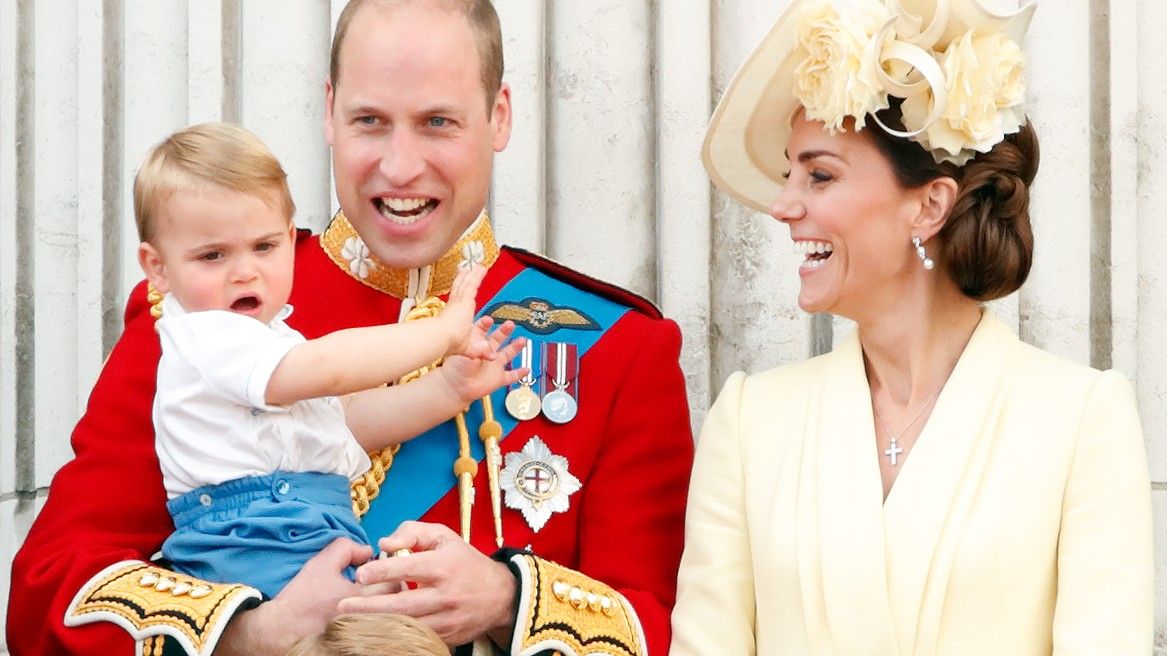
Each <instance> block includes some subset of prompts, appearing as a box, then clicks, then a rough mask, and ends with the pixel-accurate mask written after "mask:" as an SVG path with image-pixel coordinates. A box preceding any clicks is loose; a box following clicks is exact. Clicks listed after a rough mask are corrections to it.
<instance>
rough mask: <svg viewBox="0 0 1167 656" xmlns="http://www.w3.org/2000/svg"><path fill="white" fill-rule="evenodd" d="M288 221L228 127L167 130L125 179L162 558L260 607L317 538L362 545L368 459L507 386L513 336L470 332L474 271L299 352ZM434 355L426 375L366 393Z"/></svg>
mask: <svg viewBox="0 0 1167 656" xmlns="http://www.w3.org/2000/svg"><path fill="white" fill-rule="evenodd" d="M293 212H294V206H293V203H292V199H291V196H290V194H289V192H288V187H287V181H286V174H285V173H284V171H283V169H282V168H281V166H280V164H279V162H278V161H277V160H276V159H275V157H274V156H273V155H272V154H271V152H270V151H269V150H268V149H267V148H266V147H265V146H264V145H263V143H262V142H260V141H259V139H258V138H256V137H255V136H254V135H252V134H250V133H249V132H247V131H245V130H243V129H241V128H238V127H235V126H231V125H226V124H204V125H195V126H192V127H189V128H186V129H184V130H181V131H179V132H177V133H175V134H174V135H172V136H170V137H169V138H167V139H166V140H165V141H163V142H162V143H160V144H159V145H158V146H156V147H155V148H154V149H153V150H152V151H151V152H150V153H149V155H148V156H147V158H146V161H145V163H144V164H143V165H142V168H141V169H140V170H139V172H138V175H137V177H136V178H135V180H134V214H135V218H136V220H137V226H138V233H139V238H140V240H141V244H140V245H139V247H138V259H139V262H140V264H141V265H142V269H143V270H144V271H145V273H146V277H147V279H148V280H149V281H150V283H151V285H152V286H153V287H154V288H155V289H156V290H158V291H159V292H161V293H162V294H164V296H163V299H162V303H161V305H162V316H161V318H160V319H159V320H158V322H157V323H156V328H157V330H158V335H159V337H160V339H161V344H162V358H161V360H160V361H159V364H158V386H157V391H156V393H155V398H154V414H153V418H154V428H155V433H156V448H157V451H158V460H159V463H160V464H161V467H162V475H163V479H164V482H165V486H166V493H167V496H168V498H169V501H168V503H167V508H168V510H169V511H170V514H171V516H172V517H173V518H174V524H175V532H174V533H173V534H171V536H170V537H169V538H167V540H166V542H165V543H164V544H163V547H162V555H163V557H164V558H165V559H166V560H168V561H169V562H170V563H171V565H172V566H173V567H174V568H175V569H176V570H177V571H180V572H184V573H187V574H190V575H192V576H196V577H199V578H202V579H206V580H211V581H221V582H222V581H227V582H244V583H247V584H248V585H251V586H253V587H255V588H257V589H259V590H260V591H261V592H262V593H263V594H264V595H265V596H267V597H269V598H270V597H274V596H275V595H276V594H277V593H278V592H279V591H280V590H281V589H282V588H283V587H284V586H285V585H286V584H287V583H288V581H289V580H291V578H292V577H293V576H295V574H296V573H297V572H298V571H299V570H300V568H301V567H302V565H303V564H304V562H305V561H307V560H308V559H309V558H311V557H312V556H313V555H315V554H316V553H317V552H318V551H320V550H321V549H323V548H324V547H325V546H327V545H328V544H329V543H331V542H332V541H333V540H335V539H337V538H339V537H347V538H350V539H352V540H354V541H356V542H358V543H362V544H368V542H369V540H368V538H367V536H366V535H365V533H364V531H363V530H362V529H361V527H360V525H359V524H358V522H357V518H356V516H355V515H354V513H353V510H352V505H351V500H350V496H349V483H350V481H351V479H353V478H355V477H358V476H360V475H362V474H363V473H364V472H365V471H366V470H367V469H368V468H369V465H370V461H369V457H368V455H367V452H369V451H375V450H379V449H382V448H385V447H386V446H389V445H392V444H397V443H400V442H402V441H404V440H408V439H410V438H411V437H413V436H416V435H418V434H420V433H421V432H423V431H424V430H426V429H428V428H430V427H432V426H435V425H437V424H439V423H441V422H442V421H445V420H447V419H449V418H450V417H452V416H454V415H455V414H456V413H457V412H459V411H460V410H462V409H464V408H465V407H466V406H467V405H468V404H469V403H470V402H471V401H472V400H473V399H476V398H479V397H481V396H483V395H485V394H488V393H490V392H491V391H493V390H495V389H497V388H498V387H501V386H504V385H508V384H511V383H513V382H515V381H516V380H518V378H519V377H520V376H521V375H522V374H523V371H521V370H514V371H509V370H507V363H508V362H510V361H511V359H512V358H513V357H514V356H515V354H516V353H517V352H518V350H519V349H520V348H521V346H522V340H515V341H513V342H511V343H509V344H506V340H507V338H508V337H510V335H511V332H512V331H513V329H514V326H513V325H509V323H508V324H504V325H503V326H501V327H500V328H499V329H497V330H495V331H493V332H490V327H491V321H490V319H489V318H483V319H480V320H478V321H477V322H475V321H474V311H475V310H474V308H475V294H476V292H477V290H478V285H479V283H480V282H481V280H482V277H483V275H484V273H485V270H484V269H482V268H481V267H477V268H474V269H471V270H464V271H462V272H461V273H460V274H459V276H458V278H457V279H456V280H455V281H454V285H453V290H452V291H451V292H450V296H449V301H448V302H447V304H446V306H445V309H444V310H443V311H442V312H441V313H440V315H438V316H436V317H432V318H426V319H420V320H417V321H411V322H408V323H403V324H396V325H384V326H372V327H367V328H353V329H349V330H342V331H338V332H334V333H331V334H328V335H325V336H323V337H321V338H319V339H313V340H305V339H304V337H303V336H302V335H300V333H298V332H296V331H295V330H293V329H292V328H289V327H288V325H287V324H285V323H284V320H285V319H286V318H287V317H288V315H289V314H291V312H292V308H291V307H290V306H288V305H287V301H288V296H289V294H290V292H291V289H292V262H293V255H294V252H295V241H296V232H295V227H294V225H293V223H292V214H293ZM504 344H505V346H504ZM443 356H449V357H448V359H447V361H446V363H445V364H444V365H443V366H442V367H441V368H440V369H439V370H438V372H437V373H435V374H432V375H429V376H425V377H423V378H421V379H420V380H418V381H416V382H413V383H410V384H408V385H403V386H401V387H384V386H383V384H384V383H385V382H386V381H390V380H394V379H396V378H398V377H400V376H402V375H404V374H406V373H408V372H410V371H413V370H414V369H417V368H419V367H422V366H425V365H428V364H431V363H432V362H434V361H435V360H437V359H439V358H441V357H443ZM350 575H351V568H350Z"/></svg>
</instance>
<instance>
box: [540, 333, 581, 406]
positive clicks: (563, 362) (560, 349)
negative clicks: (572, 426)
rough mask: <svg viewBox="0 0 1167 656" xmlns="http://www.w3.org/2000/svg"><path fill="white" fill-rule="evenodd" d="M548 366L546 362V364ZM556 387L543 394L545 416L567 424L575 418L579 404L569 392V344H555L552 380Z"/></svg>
mask: <svg viewBox="0 0 1167 656" xmlns="http://www.w3.org/2000/svg"><path fill="white" fill-rule="evenodd" d="M544 366H546V364H544ZM551 382H552V384H553V385H555V389H553V390H551V391H550V392H548V393H546V394H544V395H543V416H544V417H547V419H549V420H550V421H553V422H555V423H557V424H566V423H567V422H569V421H571V420H572V419H575V414H576V412H577V411H578V410H579V406H578V404H577V403H576V401H575V397H574V396H572V395H571V394H569V393H568V392H567V386H568V384H569V383H570V381H569V380H568V379H567V344H565V343H563V342H558V343H556V344H555V377H554V378H552V380H551Z"/></svg>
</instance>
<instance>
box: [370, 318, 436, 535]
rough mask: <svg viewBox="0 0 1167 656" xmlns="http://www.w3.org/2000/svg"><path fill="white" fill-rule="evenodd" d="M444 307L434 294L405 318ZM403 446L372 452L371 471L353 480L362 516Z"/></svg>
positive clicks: (417, 374) (416, 374)
mask: <svg viewBox="0 0 1167 656" xmlns="http://www.w3.org/2000/svg"><path fill="white" fill-rule="evenodd" d="M444 307H446V303H445V301H443V300H442V299H440V298H438V297H436V296H431V297H429V298H427V299H426V300H425V301H423V302H422V303H420V304H419V305H417V307H414V308H413V309H412V310H410V311H409V314H407V315H405V320H406V321H413V320H415V319H425V318H427V317H436V316H438V314H439V313H441V311H442V308H444ZM441 364H442V360H441V359H438V360H435V361H433V362H432V363H430V364H429V365H427V366H425V367H422V368H421V369H417V370H414V371H411V372H409V373H407V374H405V375H404V376H402V377H401V378H398V379H397V384H398V385H404V384H405V383H410V382H413V381H415V380H417V379H418V378H421V377H422V376H424V375H426V374H428V373H429V372H431V371H433V370H434V369H437V368H438V367H439V366H441ZM400 448H401V445H400V444H394V445H393V446H389V447H385V448H384V449H381V450H380V451H375V452H372V453H370V454H369V459H370V460H372V463H373V464H372V466H371V467H370V468H369V471H367V472H365V475H364V476H361V477H360V478H358V479H357V480H355V481H353V483H352V486H351V488H350V489H349V497H350V498H351V499H352V502H353V512H354V513H356V515H357V517H358V518H359V517H364V516H365V513H367V512H369V504H371V503H372V502H373V499H376V498H377V495H378V494H379V493H380V492H381V483H384V482H385V475H386V474H388V473H389V468H390V467H392V466H393V457H394V456H396V455H397V451H398V450H399V449H400Z"/></svg>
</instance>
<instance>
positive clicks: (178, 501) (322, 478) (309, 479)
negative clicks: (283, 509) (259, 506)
mask: <svg viewBox="0 0 1167 656" xmlns="http://www.w3.org/2000/svg"><path fill="white" fill-rule="evenodd" d="M257 499H270V500H272V501H275V502H277V503H278V502H281V501H306V502H308V503H314V504H322V505H330V506H341V507H346V508H351V507H352V497H351V496H350V492H349V479H348V478H347V477H345V476H341V475H340V474H323V473H320V472H285V471H277V472H275V473H272V474H267V475H266V476H246V477H243V478H236V479H234V480H230V481H226V482H224V483H218V484H216V485H204V486H202V487H198V488H195V489H193V490H191V491H190V492H187V493H186V494H184V495H182V496H179V497H175V498H173V499H171V500H170V501H168V502H166V509H167V510H169V511H170V516H171V517H173V518H174V525H175V527H177V528H181V527H183V526H186V525H188V524H190V523H191V522H194V521H195V520H196V519H198V518H199V517H202V516H203V515H206V514H209V513H219V512H227V511H231V510H236V509H239V508H242V507H244V506H246V505H247V504H249V503H251V502H253V501H256V500H257Z"/></svg>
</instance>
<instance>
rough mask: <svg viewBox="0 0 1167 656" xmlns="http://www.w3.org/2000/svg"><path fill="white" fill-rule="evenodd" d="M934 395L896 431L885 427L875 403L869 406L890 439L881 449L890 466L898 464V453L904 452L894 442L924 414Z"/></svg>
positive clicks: (934, 397) (934, 398)
mask: <svg viewBox="0 0 1167 656" xmlns="http://www.w3.org/2000/svg"><path fill="white" fill-rule="evenodd" d="M936 396H937V395H936V394H933V395H932V398H930V399H928V402H927V403H925V404H924V405H923V406H922V407H921V408H920V411H919V412H917V413H916V416H915V417H912V420H911V421H909V422H908V425H907V426H904V427H903V428H901V429H900V430H899V432H898V433H893V432H891V429H889V428H888V427H887V424H886V423H885V422H884V421H883V418H882V417H880V416H879V411H878V410H875V405H874V404H872V406H871V408H872V410H874V411H875V419H876V420H877V421H879V424H880V426H881V427H882V428H883V432H885V433H887V438H888V440H889V441H890V444H888V447H887V448H886V449H884V450H883V455H885V456H887V458H888V460H889V462H890V463H891V466H892V467H895V466H896V465H898V464H899V455H900V454H901V453H903V452H904V450H903V449H901V448H900V447H899V446H898V445H897V444H896V442H898V441H899V438H900V435H903V434H904V433H906V432H907V431H908V429H909V428H911V427H912V426H913V425H915V423H916V421H918V420H919V419H920V417H922V416H923V415H924V411H925V410H927V409H928V407H929V406H931V405H932V402H933V401H935V400H936Z"/></svg>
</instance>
